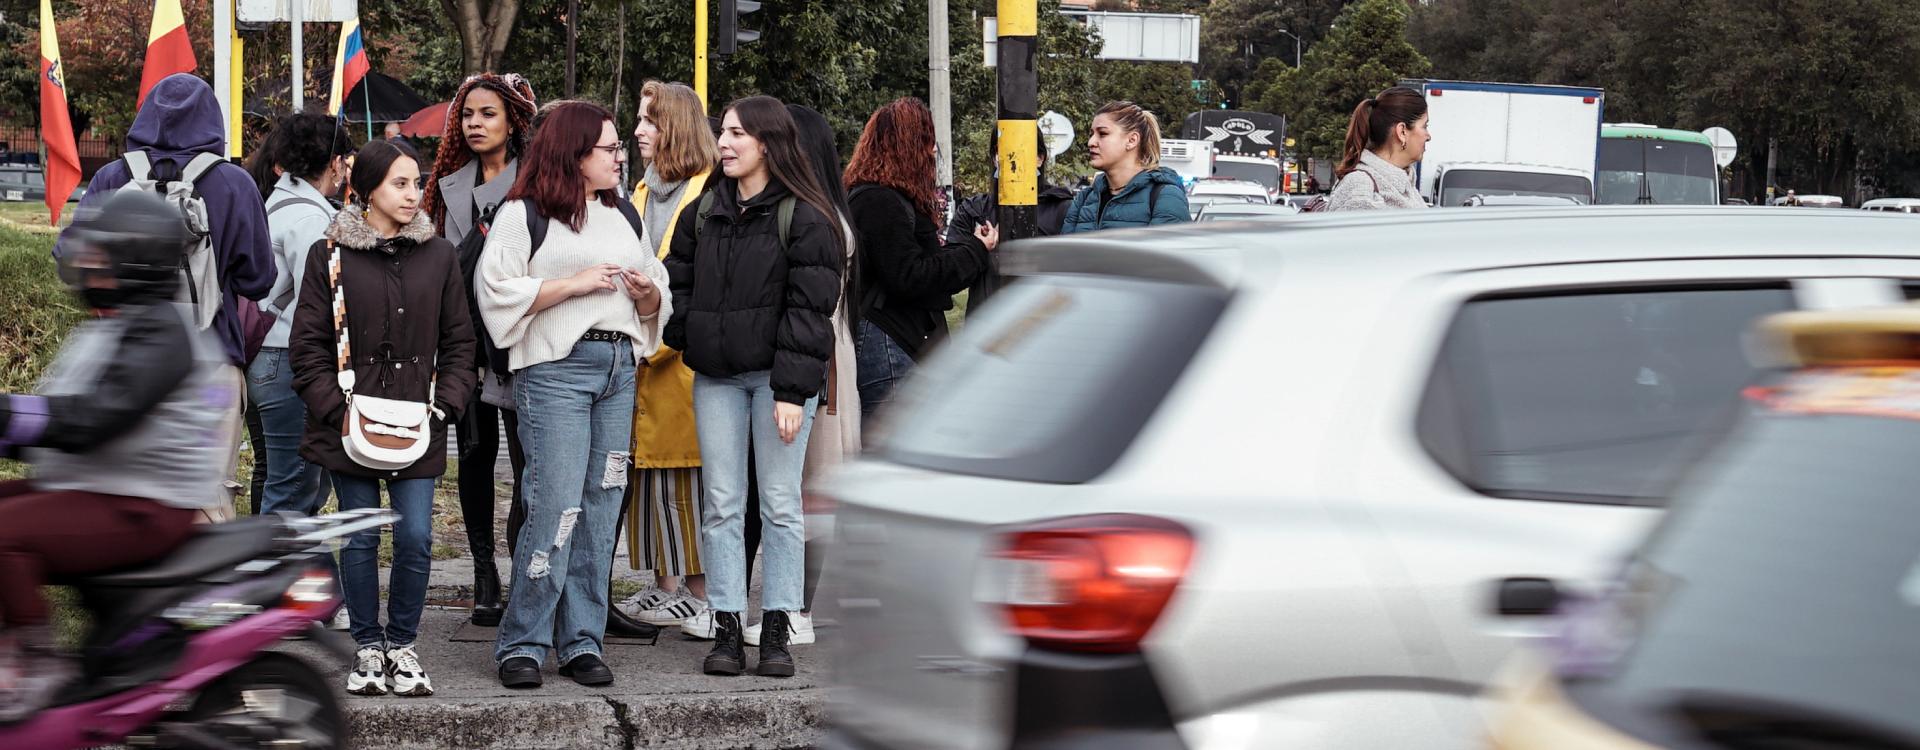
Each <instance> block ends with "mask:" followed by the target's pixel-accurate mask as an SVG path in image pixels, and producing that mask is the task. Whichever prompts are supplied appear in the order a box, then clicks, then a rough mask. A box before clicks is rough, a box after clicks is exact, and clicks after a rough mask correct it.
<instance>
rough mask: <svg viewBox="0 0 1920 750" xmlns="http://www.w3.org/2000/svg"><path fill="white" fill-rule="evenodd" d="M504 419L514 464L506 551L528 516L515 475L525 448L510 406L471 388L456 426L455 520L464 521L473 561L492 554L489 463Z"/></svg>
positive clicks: (524, 459)
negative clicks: (494, 402) (469, 400)
mask: <svg viewBox="0 0 1920 750" xmlns="http://www.w3.org/2000/svg"><path fill="white" fill-rule="evenodd" d="M475 390H476V391H477V390H478V389H475ZM503 421H504V422H505V423H506V432H507V462H508V463H509V464H511V465H512V466H513V507H512V509H511V510H509V511H508V512H507V549H508V550H509V552H508V554H509V555H511V554H512V552H511V550H512V549H513V547H514V545H515V544H516V543H517V542H518V541H519V538H520V527H521V526H522V525H523V524H525V523H526V520H527V503H526V499H525V498H524V497H522V496H521V493H520V477H521V475H522V473H523V472H524V471H525V470H526V468H527V456H526V452H525V451H523V450H521V447H520V420H519V418H518V417H517V416H515V415H514V413H513V412H512V411H510V410H507V409H501V408H498V407H495V406H494V405H492V404H489V403H486V402H484V401H481V400H480V397H479V395H478V393H477V392H476V394H475V395H474V398H473V402H472V403H470V404H468V405H467V413H466V414H463V415H461V417H460V423H459V425H458V426H457V427H458V435H459V438H460V519H461V522H462V523H465V524H466V527H467V545H468V547H469V550H468V551H469V552H471V553H472V554H473V559H475V560H480V559H487V560H492V559H493V555H494V550H495V547H494V534H493V512H494V505H493V502H494V495H493V491H494V490H493V465H494V462H495V461H496V460H498V458H499V456H500V425H501V422H503Z"/></svg>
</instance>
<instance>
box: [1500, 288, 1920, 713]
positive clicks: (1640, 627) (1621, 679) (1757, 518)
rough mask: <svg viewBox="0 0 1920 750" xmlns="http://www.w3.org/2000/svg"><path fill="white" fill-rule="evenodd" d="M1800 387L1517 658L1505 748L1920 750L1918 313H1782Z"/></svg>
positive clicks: (1777, 341)
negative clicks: (1605, 582) (1614, 577)
mask: <svg viewBox="0 0 1920 750" xmlns="http://www.w3.org/2000/svg"><path fill="white" fill-rule="evenodd" d="M1763 336H1764V337H1765V338H1767V339H1768V340H1769V341H1768V343H1770V344H1771V345H1772V346H1771V348H1772V349H1773V350H1774V351H1777V352H1780V353H1782V354H1784V355H1785V356H1784V358H1783V359H1784V360H1785V363H1786V364H1791V365H1795V366H1797V368H1798V369H1797V370H1795V371H1791V372H1788V373H1785V374H1783V375H1781V376H1780V377H1778V378H1777V379H1774V380H1772V381H1771V382H1768V383H1766V384H1764V385H1761V386H1756V387H1755V388H1752V389H1750V390H1749V396H1750V399H1751V400H1752V402H1753V404H1752V408H1751V409H1749V410H1748V411H1747V413H1746V414H1744V415H1743V418H1742V419H1741V421H1740V423H1739V425H1738V426H1737V427H1736V428H1735V429H1734V431H1733V432H1732V434H1731V436H1730V437H1729V439H1728V441H1727V443H1726V444H1725V445H1724V446H1722V447H1721V448H1720V449H1719V450H1718V451H1716V452H1715V454H1714V456H1713V457H1712V458H1711V460H1709V461H1707V462H1705V463H1703V464H1702V466H1701V467H1700V468H1699V470H1698V471H1697V472H1696V473H1694V474H1693V475H1692V476H1691V477H1690V478H1689V479H1688V480H1687V481H1686V482H1684V483H1683V484H1682V485H1681V488H1680V489H1679V491H1678V492H1677V493H1676V495H1675V498H1674V501H1673V505H1672V510H1671V511H1670V512H1669V513H1668V514H1667V516H1666V517H1665V519H1663V520H1662V522H1661V524H1660V525H1659V526H1658V527H1657V528H1656V529H1654V531H1653V532H1652V533H1651V534H1650V535H1648V537H1647V540H1646V541H1645V543H1644V544H1643V545H1642V546H1641V547H1640V548H1639V549H1638V550H1637V551H1636V552H1634V554H1633V555H1632V557H1631V558H1629V560H1628V562H1627V564H1626V566H1625V568H1624V571H1623V573H1622V574H1621V576H1620V578H1619V579H1618V581H1617V582H1616V584H1615V585H1614V586H1613V587H1612V588H1611V589H1610V590H1609V591H1608V592H1607V594H1606V595H1605V596H1604V597H1600V598H1597V599H1593V600H1588V601H1576V602H1570V603H1569V604H1568V605H1567V607H1566V612H1567V615H1566V621H1565V629H1564V631H1563V633H1562V635H1561V637H1560V638H1559V639H1558V641H1557V642H1556V643H1555V648H1554V649H1553V652H1554V653H1553V656H1552V664H1551V668H1549V667H1548V664H1547V662H1546V660H1545V659H1542V658H1540V657H1522V658H1521V659H1519V660H1518V664H1517V666H1516V668H1515V670H1514V676H1513V677H1512V678H1511V679H1512V682H1513V685H1512V687H1513V689H1514V692H1513V697H1514V701H1513V703H1512V708H1511V710H1510V711H1509V712H1508V714H1507V715H1506V717H1505V720H1504V721H1503V722H1502V723H1501V726H1500V728H1499V730H1498V733H1497V734H1496V736H1495V742H1494V746H1495V747H1498V748H1502V749H1503V750H1561V749H1563V748H1589V749H1591V750H1604V749H1609V748H1613V749H1618V750H1646V749H1650V748H1666V749H1667V750H1724V749H1727V748H1793V749H1795V750H1822V749H1824V748H1833V749H1835V750H1838V749H1839V748H1873V749H1880V750H1892V749H1894V748H1901V749H1905V750H1912V749H1913V748H1920V714H1916V713H1915V712H1914V707H1915V706H1920V541H1917V540H1920V534H1916V530H1920V503H1915V502H1914V488H1915V487H1916V486H1920V462H1915V461H1914V460H1913V456H1914V453H1915V449H1916V448H1920V347H1916V346H1915V344H1916V342H1920V308H1915V307H1905V308H1892V309H1885V310H1872V311H1865V310H1862V311H1841V312H1818V313H1810V312H1802V313H1789V314H1785V315H1780V316H1776V317H1774V318H1772V319H1770V320H1769V321H1768V322H1767V324H1766V325H1765V326H1764V330H1763Z"/></svg>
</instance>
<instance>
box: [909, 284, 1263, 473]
mask: <svg viewBox="0 0 1920 750" xmlns="http://www.w3.org/2000/svg"><path fill="white" fill-rule="evenodd" d="M1226 300H1227V294H1226V292H1224V291H1223V290H1220V289H1216V288H1208V287H1199V286H1192V285H1186V284H1177V283H1170V282H1160V281H1144V280H1133V279H1117V278H1106V277H1091V276H1037V277H1031V278H1027V279H1024V280H1021V281H1019V282H1018V283H1015V284H1013V285H1011V286H1009V287H1007V288H1006V289H1004V290H1002V291H1001V292H1000V294H999V295H997V296H995V297H994V298H993V302H992V303H991V304H989V305H986V306H984V307H983V309H982V310H980V311H979V314H977V315H975V316H973V317H971V318H970V319H969V320H968V322H967V325H966V327H965V328H964V329H962V330H961V331H960V332H959V333H957V334H955V335H954V337H953V338H952V339H951V340H950V341H948V342H947V343H946V344H945V345H943V346H941V347H940V349H939V351H938V352H937V353H936V354H935V355H934V356H933V357H931V358H930V359H929V360H928V361H927V362H926V364H925V366H924V367H923V368H921V370H920V371H919V372H918V373H916V375H915V376H914V377H913V378H911V379H910V380H909V381H908V383H907V384H906V385H905V386H904V387H903V388H902V389H901V391H900V393H899V395H898V396H897V397H896V398H895V399H894V400H893V402H892V403H890V404H888V406H887V409H888V413H886V414H884V415H883V418H884V428H883V430H882V431H881V432H882V434H880V435H878V436H876V437H877V438H878V440H879V442H880V443H881V444H882V446H883V447H882V449H881V450H882V451H883V455H885V457H886V458H887V459H888V460H891V461H894V462H897V463H901V464H906V465H910V466H918V467H921V468H927V469H933V470H937V471H946V472H955V473H963V474H975V475H982V476H991V477H997V478H1003V479H1016V480H1024V481H1035V482H1058V483H1078V482H1085V481H1088V480H1091V479H1093V478H1095V477H1097V476H1099V475H1100V474H1101V473H1102V472H1105V471H1106V470H1107V469H1108V468H1109V467H1111V466H1112V465H1113V463H1114V462H1115V461H1117V460H1119V458H1120V455H1121V454H1122V453H1123V452H1125V451H1126V449H1127V446H1129V445H1131V444H1132V443H1133V440H1134V438H1135V436H1137V435H1138V434H1139V432H1140V429H1141V427H1143V426H1144V425H1145V424H1146V422H1147V419H1148V418H1149V417H1151V416H1152V415H1153V412H1154V411H1155V410H1156V409H1157V408H1158V407H1159V405H1160V402H1161V401H1162V400H1163V399H1164V398H1165V397H1166V394H1167V392H1168V390H1170V389H1171V388H1172V387H1173V384H1174V381H1175V380H1177V379H1178V378H1179V376H1180V373H1182V372H1184V371H1185V370H1186V367H1187V363H1188V362H1189V361H1190V360H1191V359H1192V358H1193V355H1194V352H1195V351H1197V350H1198V349H1199V348H1200V345H1201V343H1202V342H1203V341H1204V340H1206V338H1207V334H1208V332H1209V331H1211V330H1212V329H1213V326H1214V323H1215V321H1216V320H1217V319H1218V318H1219V316H1220V312H1221V310H1222V309H1224V307H1225V305H1226Z"/></svg>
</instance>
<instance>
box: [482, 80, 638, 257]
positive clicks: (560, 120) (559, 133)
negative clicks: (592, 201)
mask: <svg viewBox="0 0 1920 750" xmlns="http://www.w3.org/2000/svg"><path fill="white" fill-rule="evenodd" d="M609 122H613V113H612V112H609V111H607V108H606V107H602V106H600V105H598V104H594V103H593V102H586V101H563V102H559V103H557V104H555V105H554V107H553V109H552V111H550V112H547V113H546V115H545V117H544V119H543V120H541V122H540V128H539V129H538V130H537V131H535V132H534V134H533V143H532V145H529V146H527V153H526V156H525V157H523V158H522V159H521V161H520V176H519V177H518V178H516V179H515V180H514V182H513V189H512V190H509V191H507V200H510V201H511V200H519V199H521V198H531V199H533V206H534V208H535V209H537V210H539V212H540V215H541V216H545V217H547V218H548V219H552V220H554V221H559V222H563V223H565V224H566V225H567V228H569V229H572V230H573V231H575V232H578V231H580V228H581V227H582V226H585V225H586V223H587V176H586V175H584V174H581V172H580V160H581V159H585V158H587V154H589V153H592V152H593V147H594V146H596V145H599V143H600V130H601V129H602V126H604V125H605V124H606V123H609ZM594 197H596V198H598V199H599V201H600V204H601V205H603V206H606V207H607V208H613V207H614V205H615V204H614V201H615V200H618V197H617V196H616V195H614V192H613V191H612V190H601V191H598V192H597V193H596V194H595V196H594Z"/></svg>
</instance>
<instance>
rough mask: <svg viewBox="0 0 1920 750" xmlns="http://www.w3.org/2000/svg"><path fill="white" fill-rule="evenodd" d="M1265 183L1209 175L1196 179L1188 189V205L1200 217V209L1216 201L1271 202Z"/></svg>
mask: <svg viewBox="0 0 1920 750" xmlns="http://www.w3.org/2000/svg"><path fill="white" fill-rule="evenodd" d="M1271 202H1272V198H1271V197H1270V196H1269V195H1268V194H1267V188H1266V186H1265V185H1261V184H1260V183H1258V182H1254V181H1252V180H1237V179H1233V178H1231V177H1208V178H1206V179H1204V180H1194V181H1193V187H1191V188H1188V189H1187V207H1188V209H1189V210H1190V211H1192V213H1193V216H1195V217H1198V216H1199V215H1200V210H1201V209H1203V208H1206V207H1207V206H1209V205H1211V204H1214V203H1240V204H1245V203H1258V204H1263V205H1264V204H1267V203H1271Z"/></svg>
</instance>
